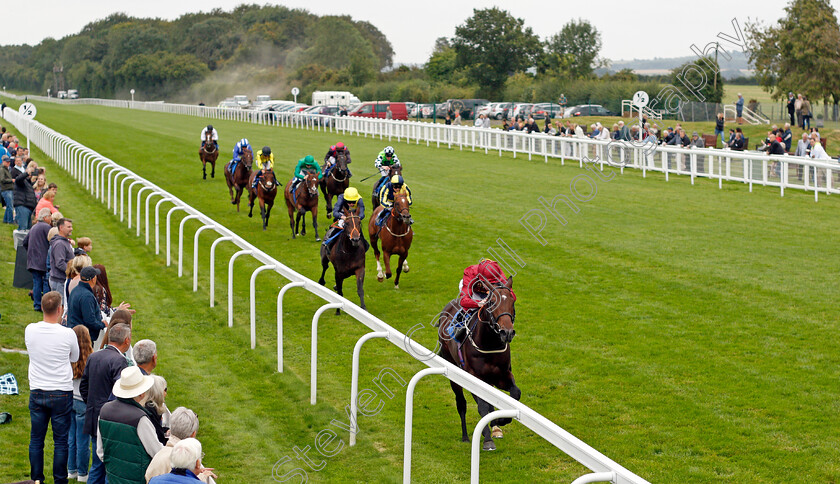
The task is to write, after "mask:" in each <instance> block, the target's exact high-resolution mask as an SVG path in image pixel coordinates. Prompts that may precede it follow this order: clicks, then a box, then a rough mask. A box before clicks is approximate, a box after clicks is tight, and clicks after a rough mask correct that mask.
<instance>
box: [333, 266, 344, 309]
mask: <svg viewBox="0 0 840 484" xmlns="http://www.w3.org/2000/svg"><path fill="white" fill-rule="evenodd" d="M333 289H335V292H337V293H338V295H339V296H342V297H344V278H343V277H341V278H339V277H338V271H336V273H335V287H334V288H333ZM339 314H341V309H336V310H335V315H336V316H338V315H339Z"/></svg>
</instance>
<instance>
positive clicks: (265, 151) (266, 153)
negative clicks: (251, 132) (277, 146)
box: [262, 146, 271, 156]
mask: <svg viewBox="0 0 840 484" xmlns="http://www.w3.org/2000/svg"><path fill="white" fill-rule="evenodd" d="M262 155H263V156H271V148H269V147H268V146H263V149H262Z"/></svg>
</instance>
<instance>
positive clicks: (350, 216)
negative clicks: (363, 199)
mask: <svg viewBox="0 0 840 484" xmlns="http://www.w3.org/2000/svg"><path fill="white" fill-rule="evenodd" d="M359 210H360V208H359V207H356V211H355V212H350V211H348V210H345V211H344V217H345V219H344V231H343V232H341V234H339V236H338V239H337V240H336V241H335V242H334V243H333V244H332V246H330V249H327V246H326V245H321V266H322V267H323V270H322V271H321V278H320V279H319V280H318V284H321V285H322V286H323V285H325V284H326V282H325V281H324V274H326V273H327V269H328V268H329V266H330V262H332V265H333V267H334V268H335V287H334V288H333V289H335V292H337V293H338V295H339V296H344V291H343V287H342V286H343V284H344V279H347V278H348V277H350V276H353V275H355V276H356V292H358V293H359V305H360V306H361V307H362V309H367V307H366V306H365V252H366V250H367V249H366V247H365V240H364V238H362V220H361V218H360V217H359ZM335 314H341V311H340V310H338V309H336V310H335Z"/></svg>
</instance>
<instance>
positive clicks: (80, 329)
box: [67, 326, 93, 482]
mask: <svg viewBox="0 0 840 484" xmlns="http://www.w3.org/2000/svg"><path fill="white" fill-rule="evenodd" d="M73 332H75V333H76V340H77V342H78V343H79V360H78V361H76V362H75V363H73V414H72V417H73V420H72V425H71V426H70V454H69V458H68V459H67V470H68V471H69V472H70V475H69V476H68V477H70V479H77V480H78V481H79V482H87V475H88V465H89V464H90V436H89V435H87V434H86V433H85V431H84V427H85V401H84V400H82V394H81V393H80V392H79V385H80V384H81V383H82V374H83V373H84V371H85V364H87V360H88V357H90V355H91V353H93V344H92V343H91V341H90V333H89V332H88V330H87V328H85V327H84V326H76V327H75V328H73Z"/></svg>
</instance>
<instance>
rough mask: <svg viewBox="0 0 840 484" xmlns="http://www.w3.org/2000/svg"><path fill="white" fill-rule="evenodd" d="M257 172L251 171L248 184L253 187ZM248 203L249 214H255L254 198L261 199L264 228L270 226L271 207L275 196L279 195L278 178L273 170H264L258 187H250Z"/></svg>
mask: <svg viewBox="0 0 840 484" xmlns="http://www.w3.org/2000/svg"><path fill="white" fill-rule="evenodd" d="M256 175H257V174H256V173H251V177H250V179H249V183H248V186H249V187H253V185H254V177H255V176H256ZM248 195H249V198H248V205H249V207H250V210H249V211H248V216H249V217H251V216H253V212H254V199H257V198H259V199H260V216H261V217H262V223H263V230H265V229H266V227H268V218H269V217H270V216H271V207H273V206H274V197H276V196H277V179H276V178H274V171H273V170H265V171H263V174H262V176H261V177H260V181H259V183H257V187H256V188H248Z"/></svg>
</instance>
